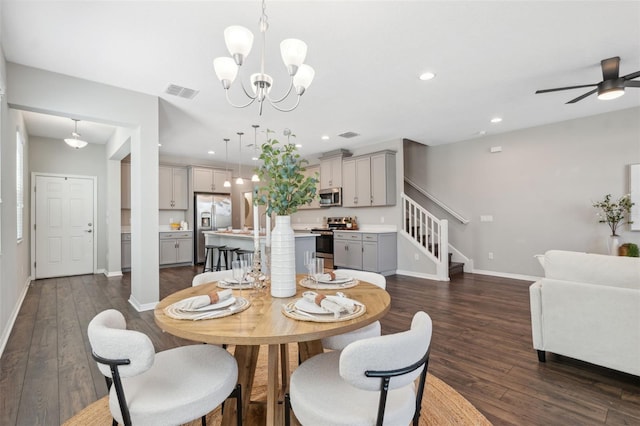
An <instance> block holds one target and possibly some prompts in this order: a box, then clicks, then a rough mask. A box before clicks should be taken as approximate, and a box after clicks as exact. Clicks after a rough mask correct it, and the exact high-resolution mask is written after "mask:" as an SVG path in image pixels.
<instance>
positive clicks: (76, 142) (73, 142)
mask: <svg viewBox="0 0 640 426" xmlns="http://www.w3.org/2000/svg"><path fill="white" fill-rule="evenodd" d="M72 120H73V121H74V122H75V130H74V131H73V132H72V133H71V136H73V137H71V138H65V140H64V141H65V143H66V144H67V145H69V146H70V147H71V148H75V149H80V148H84V147H85V146H87V142H85V141H83V140H82V139H80V133H78V121H80V120H76V119H75V118H72Z"/></svg>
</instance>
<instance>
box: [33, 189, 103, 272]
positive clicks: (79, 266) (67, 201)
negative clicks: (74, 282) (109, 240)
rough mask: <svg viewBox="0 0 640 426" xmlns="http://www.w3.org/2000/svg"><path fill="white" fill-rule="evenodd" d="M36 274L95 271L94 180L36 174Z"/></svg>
mask: <svg viewBox="0 0 640 426" xmlns="http://www.w3.org/2000/svg"><path fill="white" fill-rule="evenodd" d="M35 191H36V193H35V200H36V206H35V227H34V228H35V229H34V232H35V245H36V247H35V265H36V266H35V271H36V273H35V275H36V278H47V277H60V276H68V275H82V274H92V273H93V259H94V255H93V250H94V244H93V239H94V232H95V226H94V225H95V223H94V211H93V209H94V207H93V206H94V181H93V179H91V178H81V177H62V176H36V184H35Z"/></svg>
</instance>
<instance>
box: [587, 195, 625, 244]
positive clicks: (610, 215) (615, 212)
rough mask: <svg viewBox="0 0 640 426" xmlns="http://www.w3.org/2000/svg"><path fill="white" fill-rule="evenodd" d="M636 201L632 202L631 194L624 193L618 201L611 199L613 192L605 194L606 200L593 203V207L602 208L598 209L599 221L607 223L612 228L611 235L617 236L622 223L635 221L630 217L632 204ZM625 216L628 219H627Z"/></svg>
mask: <svg viewBox="0 0 640 426" xmlns="http://www.w3.org/2000/svg"><path fill="white" fill-rule="evenodd" d="M634 204H635V203H632V202H631V196H630V195H629V194H627V195H623V196H622V197H620V198H619V199H618V201H611V194H607V195H605V196H604V200H602V201H598V202H597V203H593V207H595V208H597V209H599V210H601V211H598V213H597V215H598V218H599V220H598V222H600V223H606V224H607V225H609V228H611V236H613V237H617V236H618V234H616V230H617V229H618V226H620V224H622V223H633V222H632V221H631V220H630V219H629V214H630V213H631V206H633V205H634ZM625 216H626V217H627V220H626V221H625Z"/></svg>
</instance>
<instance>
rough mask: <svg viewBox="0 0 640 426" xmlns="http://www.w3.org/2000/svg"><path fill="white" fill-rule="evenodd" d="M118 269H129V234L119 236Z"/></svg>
mask: <svg viewBox="0 0 640 426" xmlns="http://www.w3.org/2000/svg"><path fill="white" fill-rule="evenodd" d="M120 242H121V245H120V269H122V270H125V269H126V270H127V271H128V270H130V269H131V234H129V233H126V234H121V236H120Z"/></svg>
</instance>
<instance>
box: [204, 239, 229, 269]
mask: <svg viewBox="0 0 640 426" xmlns="http://www.w3.org/2000/svg"><path fill="white" fill-rule="evenodd" d="M223 248H225V246H218V245H215V244H206V245H205V246H204V266H203V268H202V273H205V272H209V271H219V270H220V249H223ZM216 249H217V250H218V265H217V266H216V268H217V269H214V268H213V259H215V253H214V252H213V251H214V250H216Z"/></svg>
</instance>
